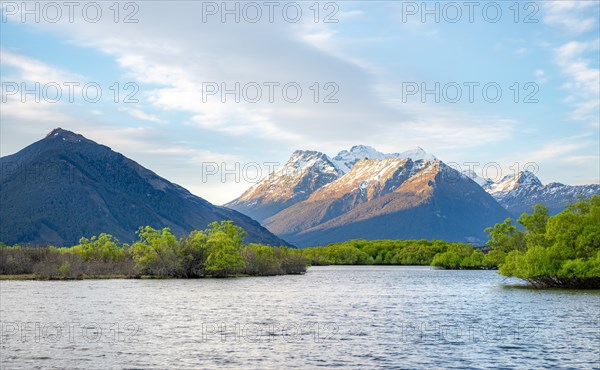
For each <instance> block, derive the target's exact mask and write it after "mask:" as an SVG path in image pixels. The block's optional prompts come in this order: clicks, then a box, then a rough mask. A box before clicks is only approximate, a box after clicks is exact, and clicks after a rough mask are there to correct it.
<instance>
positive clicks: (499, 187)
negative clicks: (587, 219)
mask: <svg viewBox="0 0 600 370" xmlns="http://www.w3.org/2000/svg"><path fill="white" fill-rule="evenodd" d="M466 175H468V176H469V177H471V178H472V179H473V180H474V181H475V182H477V183H478V184H480V185H481V186H482V187H483V188H484V189H485V190H486V191H487V192H488V193H490V194H491V195H492V196H493V197H494V198H495V199H496V200H497V201H498V202H499V203H500V204H501V205H502V206H503V207H504V208H506V209H507V210H508V211H509V212H510V213H511V214H512V215H513V216H515V217H518V216H519V215H520V214H522V213H523V212H528V211H530V210H531V207H532V206H533V205H535V204H538V203H541V204H544V205H545V206H547V207H548V208H549V209H550V213H551V214H556V213H558V212H560V211H562V210H563V209H564V207H565V205H567V204H569V203H572V202H574V201H576V200H577V198H578V197H584V198H589V197H591V196H592V195H595V194H600V185H599V184H590V185H578V186H572V185H565V184H561V183H558V182H552V183H550V184H547V185H544V184H542V182H541V181H540V180H539V179H538V178H537V176H535V174H533V173H531V172H529V171H520V172H519V173H517V174H513V175H507V176H504V177H503V178H502V179H500V180H499V181H497V182H494V181H492V180H490V179H484V178H482V177H480V176H477V175H476V174H475V175H474V174H472V173H471V174H466Z"/></svg>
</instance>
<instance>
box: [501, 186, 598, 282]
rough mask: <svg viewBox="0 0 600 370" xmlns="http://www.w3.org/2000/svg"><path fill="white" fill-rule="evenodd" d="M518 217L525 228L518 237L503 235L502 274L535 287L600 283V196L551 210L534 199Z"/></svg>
mask: <svg viewBox="0 0 600 370" xmlns="http://www.w3.org/2000/svg"><path fill="white" fill-rule="evenodd" d="M518 222H519V223H520V224H521V225H522V226H523V227H524V228H525V231H519V233H520V234H521V235H520V236H519V237H518V238H515V239H511V238H513V237H514V234H513V235H508V234H505V235H504V236H503V237H505V240H506V243H505V248H504V250H503V252H504V253H506V256H505V258H504V260H503V261H501V263H500V273H501V274H502V275H505V276H514V277H518V278H521V279H524V280H527V281H528V282H529V283H530V284H532V285H533V286H537V287H570V288H596V289H597V288H600V196H594V197H592V198H590V199H588V200H582V201H579V202H577V203H574V204H572V205H569V206H567V208H565V210H564V211H562V212H561V213H559V214H557V215H554V216H548V209H547V208H545V207H543V206H540V205H538V206H535V207H534V210H533V213H532V214H531V215H529V214H527V213H524V214H523V215H522V216H521V217H520V218H519V220H518ZM505 223H506V221H505ZM496 226H498V225H496ZM511 240H512V241H511ZM521 240H525V248H523V247H521V244H520V242H521ZM492 248H494V246H492Z"/></svg>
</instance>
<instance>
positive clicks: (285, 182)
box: [225, 145, 435, 222]
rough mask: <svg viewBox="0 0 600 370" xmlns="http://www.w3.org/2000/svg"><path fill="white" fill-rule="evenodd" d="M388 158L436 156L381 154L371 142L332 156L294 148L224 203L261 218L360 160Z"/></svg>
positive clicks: (413, 152)
mask: <svg viewBox="0 0 600 370" xmlns="http://www.w3.org/2000/svg"><path fill="white" fill-rule="evenodd" d="M387 158H399V159H412V160H429V161H433V160H435V157H434V156H432V155H431V154H428V153H426V152H425V151H424V150H423V149H421V148H416V149H413V150H409V151H406V152H402V153H391V154H384V153H381V152H379V151H377V150H375V149H374V148H372V147H370V146H365V145H355V146H353V147H352V148H351V149H350V150H349V151H348V150H342V151H341V152H339V153H338V154H337V155H336V156H335V157H333V158H330V157H328V156H327V155H325V154H323V153H321V152H317V151H308V150H297V151H295V152H294V153H293V154H292V155H291V157H290V159H289V160H288V161H287V163H286V164H285V165H284V166H283V167H282V168H281V169H279V170H278V171H276V172H274V173H273V174H271V175H270V176H269V177H267V178H266V179H264V180H262V181H261V182H259V183H258V184H256V185H255V186H253V187H251V188H250V189H248V190H247V191H245V192H244V193H243V194H242V195H241V196H240V197H239V198H237V199H235V200H233V201H231V202H229V203H227V204H226V205H225V206H226V207H229V208H232V209H235V210H237V211H240V212H242V213H244V214H246V215H248V216H250V217H252V218H254V219H256V220H258V221H261V222H262V221H264V220H265V219H267V218H269V217H271V216H273V215H274V214H276V213H278V212H280V211H282V210H284V209H286V208H287V207H290V206H292V205H294V204H296V203H298V202H301V201H303V200H305V199H307V198H308V197H310V196H311V194H313V193H314V192H315V191H317V190H318V189H320V188H321V187H323V186H325V185H327V184H329V183H331V182H333V181H335V180H337V179H338V178H340V177H341V176H343V175H344V174H346V173H348V172H349V171H350V169H351V168H352V167H353V166H354V165H355V164H356V163H357V162H359V161H360V160H363V159H387Z"/></svg>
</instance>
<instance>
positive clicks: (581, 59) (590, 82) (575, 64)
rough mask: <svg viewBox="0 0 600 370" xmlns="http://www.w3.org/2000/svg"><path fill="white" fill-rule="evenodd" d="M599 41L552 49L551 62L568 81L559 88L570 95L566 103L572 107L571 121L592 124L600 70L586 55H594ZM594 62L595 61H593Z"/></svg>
mask: <svg viewBox="0 0 600 370" xmlns="http://www.w3.org/2000/svg"><path fill="white" fill-rule="evenodd" d="M599 49H600V39H596V40H593V41H588V42H582V41H570V42H567V43H566V44H563V45H562V46H560V47H558V48H556V49H555V50H554V55H555V62H556V64H557V65H558V66H559V67H560V68H561V71H562V72H563V74H564V75H566V76H567V77H568V78H569V80H568V82H566V83H565V84H564V85H563V87H564V88H565V89H567V90H568V91H569V93H570V95H569V96H567V98H566V101H567V102H572V103H573V105H574V106H575V109H574V110H573V112H572V114H571V118H572V119H575V120H587V121H596V122H597V118H598V107H599V106H600V102H599V97H600V70H598V68H597V67H593V66H592V63H593V62H592V60H590V59H589V58H586V55H590V56H591V57H592V58H593V56H596V57H597V55H598V51H599ZM596 62H597V60H596Z"/></svg>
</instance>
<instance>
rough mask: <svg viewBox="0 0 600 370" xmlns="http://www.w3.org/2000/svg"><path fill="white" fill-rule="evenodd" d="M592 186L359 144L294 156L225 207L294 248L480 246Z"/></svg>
mask: <svg viewBox="0 0 600 370" xmlns="http://www.w3.org/2000/svg"><path fill="white" fill-rule="evenodd" d="M594 194H600V185H585V186H569V185H563V184H558V183H552V184H548V185H543V184H542V183H541V182H540V180H539V179H538V178H537V177H536V176H535V174H533V173H531V172H529V171H522V172H520V173H518V174H516V175H512V176H505V177H504V178H502V179H500V180H499V181H497V182H494V181H492V180H491V179H487V178H483V177H481V176H478V175H477V174H476V173H473V172H471V173H462V174H461V173H458V172H457V171H455V170H454V169H452V168H450V167H448V166H447V165H445V164H444V163H443V162H441V161H440V160H438V159H437V158H436V157H435V156H433V155H431V154H429V153H427V152H426V151H424V150H423V149H421V148H416V149H413V150H409V151H405V152H402V153H390V154H385V153H382V152H379V151H377V150H375V149H373V148H372V147H369V146H364V145H356V146H353V147H352V148H351V149H350V150H343V151H341V152H339V153H338V154H337V155H336V156H334V157H331V158H330V157H328V156H327V155H325V154H323V153H321V152H315V151H296V152H294V154H293V155H292V156H291V158H290V160H289V161H288V162H287V163H286V164H285V166H284V167H283V168H282V169H281V170H279V171H277V172H276V173H274V174H272V175H271V176H270V177H268V178H267V179H265V180H264V181H262V182H261V183H259V184H257V185H255V186H254V187H252V188H251V189H249V190H248V191H246V192H245V193H244V194H243V195H242V196H241V197H240V198H238V199H236V200H234V201H233V202H231V203H228V204H227V206H228V207H231V208H234V209H236V210H239V211H240V212H242V213H245V214H248V215H250V216H252V217H254V218H256V219H258V220H260V221H261V222H262V223H263V224H264V225H265V226H266V227H267V228H268V229H269V230H271V231H272V232H274V233H275V234H277V235H279V236H280V237H282V238H284V239H286V240H288V241H290V242H292V243H294V244H296V245H299V246H311V245H320V244H327V243H330V242H336V241H342V240H348V239H352V238H366V239H384V238H428V239H432V238H440V239H445V240H456V241H469V242H474V243H483V242H484V241H485V240H486V238H487V236H486V235H485V234H484V232H483V230H484V229H485V228H486V227H488V226H491V225H493V224H494V223H496V222H500V221H502V220H503V219H504V218H506V217H509V216H512V217H518V216H519V215H520V214H521V213H522V212H524V211H530V210H531V207H532V206H533V205H534V204H537V203H542V204H545V205H547V206H548V207H549V208H550V211H551V212H552V213H556V212H559V211H560V210H562V209H563V208H564V205H565V204H567V203H569V202H571V201H573V200H575V199H576V198H577V197H578V196H584V197H589V196H591V195H594Z"/></svg>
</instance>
